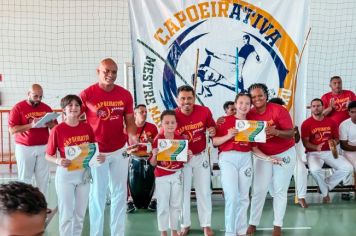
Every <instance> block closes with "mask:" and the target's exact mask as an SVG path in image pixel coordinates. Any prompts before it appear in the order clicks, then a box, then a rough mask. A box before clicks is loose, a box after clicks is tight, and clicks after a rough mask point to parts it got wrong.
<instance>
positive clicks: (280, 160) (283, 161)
mask: <svg viewBox="0 0 356 236" xmlns="http://www.w3.org/2000/svg"><path fill="white" fill-rule="evenodd" d="M252 157H253V158H256V159H259V160H262V161H268V162H272V163H273V164H277V165H280V166H282V165H284V164H288V163H289V162H290V157H289V156H287V157H283V158H280V157H275V156H267V157H261V156H259V155H257V154H256V153H254V152H252Z"/></svg>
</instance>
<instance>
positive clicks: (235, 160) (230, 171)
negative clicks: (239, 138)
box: [219, 151, 253, 236]
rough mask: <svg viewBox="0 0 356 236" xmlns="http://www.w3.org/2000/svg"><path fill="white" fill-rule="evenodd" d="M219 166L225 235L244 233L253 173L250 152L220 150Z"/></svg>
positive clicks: (232, 235) (233, 235)
mask: <svg viewBox="0 0 356 236" xmlns="http://www.w3.org/2000/svg"><path fill="white" fill-rule="evenodd" d="M219 167H220V173H221V185H222V188H223V190H224V197H225V236H230V235H231V236H235V235H236V234H239V235H241V234H245V233H246V230H247V209H248V205H249V203H250V199H249V191H250V187H251V183H252V174H253V171H252V160H251V152H237V151H229V152H222V153H220V155H219Z"/></svg>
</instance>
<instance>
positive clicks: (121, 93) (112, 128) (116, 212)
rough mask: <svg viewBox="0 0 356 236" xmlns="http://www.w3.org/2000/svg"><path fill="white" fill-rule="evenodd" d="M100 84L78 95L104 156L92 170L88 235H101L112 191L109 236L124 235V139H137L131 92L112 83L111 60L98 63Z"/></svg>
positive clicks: (125, 184) (112, 70)
mask: <svg viewBox="0 0 356 236" xmlns="http://www.w3.org/2000/svg"><path fill="white" fill-rule="evenodd" d="M96 72H97V75H98V78H99V82H98V83H96V84H93V85H91V86H89V87H88V88H87V89H85V90H83V91H82V92H81V93H80V97H81V99H82V100H83V112H85V114H86V119H87V122H88V123H89V124H90V126H91V127H92V128H93V131H94V135H95V140H96V141H97V142H98V144H99V150H100V153H103V154H104V155H106V161H105V163H104V164H102V165H101V166H99V167H97V168H93V169H92V176H93V184H92V186H91V188H90V197H89V214H90V235H91V236H94V235H95V236H97V235H100V236H101V235H103V225H104V208H105V198H106V190H107V187H108V185H109V178H110V185H109V187H110V192H111V217H110V220H111V224H110V226H111V235H120V236H123V235H124V233H125V218H126V198H127V172H128V159H127V158H124V157H123V155H122V154H123V152H124V148H123V147H124V145H125V144H126V141H127V138H126V135H125V134H124V123H125V125H126V131H127V134H128V136H129V139H130V140H136V138H135V135H136V125H135V120H134V114H133V99H132V96H131V94H130V92H129V91H128V90H126V89H124V88H122V87H120V86H118V85H116V84H115V80H116V77H117V64H116V63H115V61H114V60H113V59H111V58H106V59H104V60H102V61H101V62H100V65H99V67H98V68H97V70H96Z"/></svg>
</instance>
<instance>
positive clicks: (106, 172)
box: [89, 148, 129, 236]
mask: <svg viewBox="0 0 356 236" xmlns="http://www.w3.org/2000/svg"><path fill="white" fill-rule="evenodd" d="M123 150H124V148H122V149H119V150H117V151H115V152H112V153H104V155H106V160H105V162H104V163H103V164H102V165H101V166H99V167H96V168H92V176H93V184H92V186H91V188H90V196H89V213H90V235H91V236H102V235H103V227H104V210H105V202H106V192H107V188H108V185H109V187H110V192H111V207H110V220H111V222H110V227H111V235H112V236H124V235H125V219H126V198H127V173H128V163H129V159H128V158H124V157H123V156H122V152H123Z"/></svg>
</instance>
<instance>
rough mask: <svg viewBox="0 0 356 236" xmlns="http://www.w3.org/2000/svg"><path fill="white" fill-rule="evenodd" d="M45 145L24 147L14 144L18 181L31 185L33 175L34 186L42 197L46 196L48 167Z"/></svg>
mask: <svg viewBox="0 0 356 236" xmlns="http://www.w3.org/2000/svg"><path fill="white" fill-rule="evenodd" d="M45 155H46V145H39V146H25V145H21V144H16V146H15V156H16V161H17V171H18V179H19V181H22V182H25V183H27V184H32V176H33V175H35V179H36V185H37V187H38V188H39V190H40V191H41V192H42V193H43V195H45V196H47V189H48V180H49V166H48V161H47V160H46V159H45Z"/></svg>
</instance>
